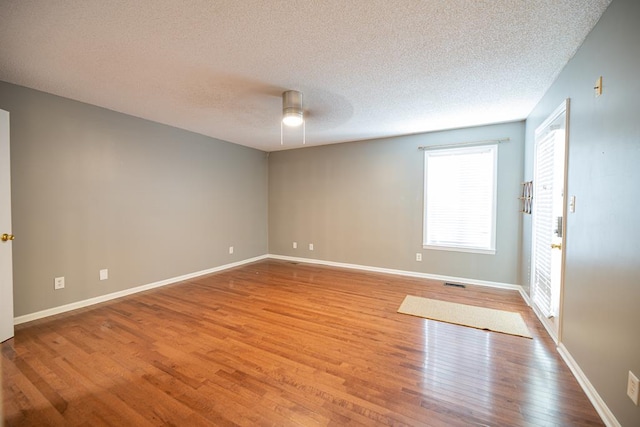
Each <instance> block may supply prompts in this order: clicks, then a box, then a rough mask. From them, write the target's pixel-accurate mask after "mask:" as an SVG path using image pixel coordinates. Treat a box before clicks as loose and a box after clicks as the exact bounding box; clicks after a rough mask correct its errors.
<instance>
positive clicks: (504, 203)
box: [269, 122, 524, 284]
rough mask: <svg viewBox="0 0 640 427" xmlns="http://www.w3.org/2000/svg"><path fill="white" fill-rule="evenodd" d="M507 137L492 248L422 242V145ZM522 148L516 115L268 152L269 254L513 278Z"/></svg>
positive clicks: (515, 280) (515, 276) (516, 263)
mask: <svg viewBox="0 0 640 427" xmlns="http://www.w3.org/2000/svg"><path fill="white" fill-rule="evenodd" d="M504 137H509V138H511V141H510V142H507V143H503V144H500V146H499V149H498V233H497V253H496V254H495V255H484V254H473V253H462V252H450V251H436V250H424V249H422V211H423V207H422V203H423V202H422V201H423V171H424V155H423V152H421V151H419V150H418V147H419V146H421V145H436V144H447V143H449V144H450V143H456V142H465V141H476V140H485V139H492V138H504ZM523 149H524V123H523V122H516V123H507V124H500V125H493V126H483V127H476V128H468V129H458V130H451V131H444V132H434V133H427V134H420V135H411V136H403V137H396V138H388V139H379V140H372V141H362V142H353V143H345V144H337V145H328V146H323V147H314V148H301V149H295V150H289V151H280V152H274V153H271V155H270V158H269V251H270V253H272V254H278V255H287V256H295V257H303V258H315V259H320V260H327V261H334V262H344V263H352V264H360V265H367V266H375V267H384V268H393V269H400V270H409V271H415V272H423V273H430V274H439V275H447V276H454V277H462V278H472V279H477V280H487V281H494V282H502V283H511V284H514V283H518V281H519V275H518V266H519V259H520V253H519V250H520V227H521V219H520V217H521V215H520V214H519V213H518V210H519V203H518V200H517V197H518V195H519V191H520V182H521V180H522V175H523V169H522V168H523ZM293 241H296V242H298V249H293V248H292V242H293ZM309 243H313V244H314V251H313V252H312V251H309V249H308V244H309ZM417 252H421V253H422V254H423V261H422V262H417V261H416V260H415V254H416V253H417Z"/></svg>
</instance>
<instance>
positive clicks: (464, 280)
mask: <svg viewBox="0 0 640 427" xmlns="http://www.w3.org/2000/svg"><path fill="white" fill-rule="evenodd" d="M268 257H269V258H271V259H279V260H283V261H292V262H302V263H307V264H319V265H327V266H330V267H341V268H350V269H353V270H363V271H371V272H374V273H386V274H396V275H399V276H408V277H417V278H421V279H431V280H438V281H442V282H454V283H466V284H469V285H478V286H487V287H491V288H499V289H510V290H513V291H518V292H519V293H520V295H523V294H525V292H524V290H523V289H522V286H520V285H514V284H511V283H501V282H491V281H487V280H477V279H468V278H465V277H453V276H441V275H437V274H429V273H421V272H417V271H408V270H394V269H391V268H381V267H372V266H369V265H359V264H347V263H343V262H334V261H324V260H320V259H312V258H298V257H291V256H285V255H275V254H269V255H268Z"/></svg>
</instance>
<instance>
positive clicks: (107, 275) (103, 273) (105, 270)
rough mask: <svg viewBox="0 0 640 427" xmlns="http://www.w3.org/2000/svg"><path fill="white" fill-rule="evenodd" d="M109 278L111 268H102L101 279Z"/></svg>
mask: <svg viewBox="0 0 640 427" xmlns="http://www.w3.org/2000/svg"><path fill="white" fill-rule="evenodd" d="M108 278H109V270H108V269H106V268H103V269H102V270H100V280H107V279H108Z"/></svg>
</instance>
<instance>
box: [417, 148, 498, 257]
mask: <svg viewBox="0 0 640 427" xmlns="http://www.w3.org/2000/svg"><path fill="white" fill-rule="evenodd" d="M497 158H498V146H497V145H496V144H493V145H483V146H474V147H462V148H460V147H458V148H443V149H431V150H429V149H428V148H427V149H426V150H425V158H424V160H425V172H424V190H425V191H424V227H423V230H424V236H423V245H424V248H425V249H442V250H453V251H462V252H479V253H489V254H494V253H495V251H496V187H497V179H496V177H497V163H498V162H497Z"/></svg>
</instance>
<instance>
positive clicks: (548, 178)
mask: <svg viewBox="0 0 640 427" xmlns="http://www.w3.org/2000/svg"><path fill="white" fill-rule="evenodd" d="M567 106H568V100H567V101H565V102H563V103H562V105H560V107H558V108H557V109H556V111H554V112H553V114H551V116H549V118H548V119H547V120H545V122H544V123H542V125H540V126H539V127H538V129H536V134H535V152H534V172H533V211H532V214H533V220H532V224H533V228H532V250H531V254H532V256H531V265H532V268H531V299H532V300H533V303H534V305H535V308H536V309H537V310H538V312H539V313H541V314H542V321H543V323H544V324H545V327H546V328H547V330H548V331H549V332H550V334H551V336H552V337H553V339H554V340H555V341H556V342H558V340H559V338H560V318H561V312H562V310H561V299H562V283H563V265H564V256H563V247H564V241H565V232H564V230H565V225H566V220H565V217H566V208H565V188H566V156H565V152H566V146H567V138H568V134H567V117H568V115H567Z"/></svg>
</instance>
